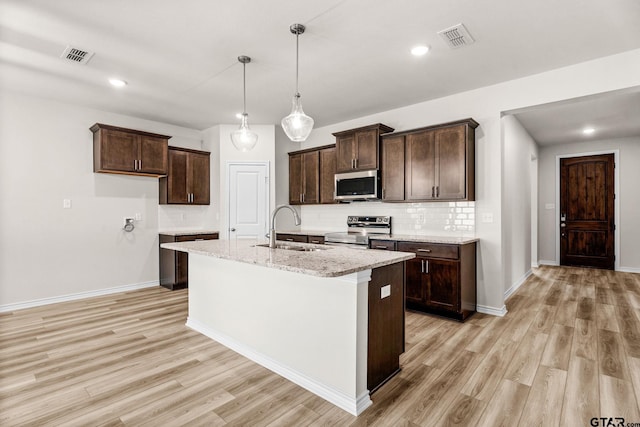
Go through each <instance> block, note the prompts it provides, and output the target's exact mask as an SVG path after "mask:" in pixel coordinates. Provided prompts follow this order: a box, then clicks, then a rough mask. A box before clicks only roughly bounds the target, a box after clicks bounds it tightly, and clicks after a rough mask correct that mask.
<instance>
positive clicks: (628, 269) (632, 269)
mask: <svg viewBox="0 0 640 427" xmlns="http://www.w3.org/2000/svg"><path fill="white" fill-rule="evenodd" d="M617 271H621V272H623V273H640V268H635V267H620V268H618V270H617Z"/></svg>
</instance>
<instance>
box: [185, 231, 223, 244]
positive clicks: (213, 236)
mask: <svg viewBox="0 0 640 427" xmlns="http://www.w3.org/2000/svg"><path fill="white" fill-rule="evenodd" d="M217 238H218V233H213V234H190V235H188V236H176V242H194V241H196V240H215V239H217Z"/></svg>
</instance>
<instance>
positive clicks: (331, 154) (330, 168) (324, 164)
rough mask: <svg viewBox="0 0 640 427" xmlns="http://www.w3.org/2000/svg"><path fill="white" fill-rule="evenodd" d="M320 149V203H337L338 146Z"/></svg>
mask: <svg viewBox="0 0 640 427" xmlns="http://www.w3.org/2000/svg"><path fill="white" fill-rule="evenodd" d="M319 151H320V203H321V204H330V203H337V200H336V199H335V198H334V196H335V175H336V147H335V146H333V145H332V146H331V147H329V148H324V149H322V150H319Z"/></svg>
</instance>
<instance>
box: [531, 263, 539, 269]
mask: <svg viewBox="0 0 640 427" xmlns="http://www.w3.org/2000/svg"><path fill="white" fill-rule="evenodd" d="M538 267H540V264H538V263H537V262H532V263H531V268H538Z"/></svg>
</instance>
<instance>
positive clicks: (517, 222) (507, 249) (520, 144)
mask: <svg viewBox="0 0 640 427" xmlns="http://www.w3.org/2000/svg"><path fill="white" fill-rule="evenodd" d="M502 142H503V148H502V150H503V151H502V152H503V155H502V168H503V169H502V174H503V177H504V179H503V180H502V194H503V198H502V265H503V269H504V285H505V288H506V289H505V294H506V295H510V294H511V293H513V292H514V291H515V290H516V289H517V288H518V286H520V285H521V284H522V282H523V281H524V279H526V277H528V275H529V274H531V264H532V254H531V248H532V243H531V242H532V230H531V228H532V192H533V191H535V187H534V183H535V182H536V180H537V172H536V167H535V166H537V164H536V162H535V159H537V156H538V146H537V145H536V142H535V141H534V140H533V138H531V135H529V133H528V132H527V131H526V129H524V128H523V127H522V125H521V124H520V122H519V121H518V119H516V118H515V117H514V116H511V115H506V116H504V117H503V118H502ZM532 162H533V163H534V167H532ZM536 207H537V204H536Z"/></svg>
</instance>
